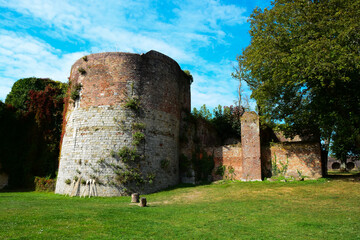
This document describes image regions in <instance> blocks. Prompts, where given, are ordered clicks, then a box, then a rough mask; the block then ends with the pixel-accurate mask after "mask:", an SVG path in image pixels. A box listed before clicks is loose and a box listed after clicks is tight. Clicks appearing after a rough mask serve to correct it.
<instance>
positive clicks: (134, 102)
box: [124, 97, 140, 111]
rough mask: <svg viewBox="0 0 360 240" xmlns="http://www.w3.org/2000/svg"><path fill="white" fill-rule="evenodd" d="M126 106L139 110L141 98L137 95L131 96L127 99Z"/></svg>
mask: <svg viewBox="0 0 360 240" xmlns="http://www.w3.org/2000/svg"><path fill="white" fill-rule="evenodd" d="M124 107H125V108H128V109H131V110H134V111H138V110H139V109H140V99H139V98H137V97H129V98H127V99H126V101H125V105H124Z"/></svg>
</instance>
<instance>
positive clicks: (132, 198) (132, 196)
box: [131, 193, 140, 203]
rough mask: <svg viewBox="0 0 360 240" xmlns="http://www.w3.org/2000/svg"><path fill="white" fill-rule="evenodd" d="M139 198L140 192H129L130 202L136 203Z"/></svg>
mask: <svg viewBox="0 0 360 240" xmlns="http://www.w3.org/2000/svg"><path fill="white" fill-rule="evenodd" d="M139 198H140V194H138V193H133V194H131V202H132V203H138V202H139Z"/></svg>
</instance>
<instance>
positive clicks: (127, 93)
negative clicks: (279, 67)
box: [55, 51, 321, 196]
mask: <svg viewBox="0 0 360 240" xmlns="http://www.w3.org/2000/svg"><path fill="white" fill-rule="evenodd" d="M69 79H70V91H71V92H74V93H76V91H78V93H79V97H76V94H75V97H73V100H69V101H68V105H67V106H66V109H67V110H66V112H65V115H64V126H63V138H62V145H61V152H60V165H59V172H58V178H57V184H56V190H55V192H56V193H60V194H66V193H70V192H71V191H72V190H73V189H74V187H73V185H72V184H69V182H72V181H74V179H82V180H83V181H86V180H89V179H96V181H97V184H96V186H97V194H98V195H99V196H121V195H128V194H129V193H131V192H139V193H151V192H155V191H158V190H161V189H164V188H166V187H168V186H171V185H175V184H177V183H178V182H179V179H180V178H182V179H183V180H185V181H187V182H196V179H197V178H196V176H195V172H194V171H191V169H190V171H186V174H185V172H183V173H180V171H179V157H180V158H184V159H188V160H189V159H194V156H195V157H196V158H199V159H202V157H203V156H204V155H203V154H204V153H207V155H211V156H213V159H214V166H215V167H214V170H213V173H212V176H213V179H215V180H217V179H221V178H232V179H239V180H245V181H252V180H261V179H263V178H264V177H269V176H271V169H272V164H273V163H272V162H274V161H272V160H274V158H275V156H276V159H277V164H280V163H283V162H284V161H287V160H288V162H289V164H288V168H287V172H286V174H287V175H292V176H295V175H297V174H299V173H301V174H302V175H305V176H308V177H310V178H318V177H320V176H321V164H320V162H321V161H320V155H321V154H320V145H319V142H318V141H317V142H302V141H300V140H299V141H297V142H294V141H293V142H288V141H287V140H281V139H278V141H277V142H276V143H274V144H270V143H269V141H268V140H267V141H268V143H267V144H264V142H263V141H261V140H260V139H261V134H260V133H261V132H260V128H259V118H258V116H257V115H256V114H255V113H245V114H244V115H243V117H242V129H241V130H242V135H241V139H232V140H227V141H225V142H226V144H225V143H221V141H220V139H222V138H220V137H219V135H218V134H219V133H217V132H216V131H215V129H214V128H213V126H211V125H210V124H208V123H207V122H206V121H202V120H196V121H194V119H192V120H191V121H190V120H189V116H190V115H189V112H190V109H191V106H190V84H191V82H190V79H189V77H188V76H187V75H186V74H185V73H184V72H183V71H182V70H181V69H180V67H179V65H178V64H177V63H176V62H175V61H174V60H172V59H170V58H169V57H167V56H165V55H163V54H161V53H158V52H155V51H150V52H148V53H146V54H141V55H139V54H130V53H99V54H91V55H88V56H86V57H84V58H81V59H79V60H78V61H77V62H76V63H75V64H74V65H73V66H72V69H71V74H70V78H69ZM129 103H132V104H129ZM129 105H131V106H132V107H131V106H130V107H129ZM126 106H128V107H126ZM136 134H138V136H143V138H141V139H140V140H139V141H138V142H137V143H135V142H136V141H135V140H136ZM220 134H221V133H220ZM219 167H220V168H221V167H223V168H224V169H225V172H224V174H223V175H222V176H219V175H218V174H216V172H217V171H216V170H217V169H219ZM189 168H191V166H189ZM202 174H203V173H202ZM78 182H79V183H80V181H78ZM85 188H86V186H85V185H82V184H79V189H77V192H76V193H75V194H76V195H79V194H80V193H82V192H83V190H84V189H85Z"/></svg>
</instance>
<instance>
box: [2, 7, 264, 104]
mask: <svg viewBox="0 0 360 240" xmlns="http://www.w3.org/2000/svg"><path fill="white" fill-rule="evenodd" d="M257 6H258V7H261V8H262V9H263V8H265V7H268V6H270V0H195V1H194V0H172V1H170V0H169V1H167V0H103V1H99V0H98V1H96V0H86V1H82V0H76V1H70V0H51V1H49V0H0V13H1V14H0V100H2V101H4V100H5V98H6V95H7V94H8V93H9V91H10V90H11V87H12V85H13V83H14V82H15V81H16V80H18V79H20V78H25V77H33V76H34V77H41V78H43V77H49V78H52V79H54V80H58V81H62V82H67V77H68V76H69V74H70V67H71V65H72V64H73V63H74V62H75V61H76V60H77V59H79V58H80V57H82V56H84V55H87V54H90V53H98V52H114V51H120V52H133V53H145V52H148V51H149V50H156V51H159V52H162V53H164V54H166V55H168V56H169V57H171V58H173V59H174V60H175V61H177V62H178V63H179V64H180V66H181V68H182V69H188V70H190V72H191V73H192V75H193V76H194V82H193V84H192V106H193V107H200V106H201V105H203V104H206V105H207V106H208V107H210V108H213V107H215V106H217V105H218V104H221V105H231V104H233V101H234V100H235V99H236V95H237V94H236V89H237V85H238V82H237V81H236V80H235V79H232V78H231V73H232V72H233V71H234V69H233V68H234V67H235V66H236V56H237V55H238V54H240V53H241V51H242V49H243V48H245V47H246V46H247V45H248V44H249V43H250V36H249V33H248V31H249V24H248V23H247V19H248V17H249V15H250V14H251V12H252V10H253V9H254V8H255V7H257ZM244 92H245V94H249V91H248V90H247V89H246V88H245V89H244Z"/></svg>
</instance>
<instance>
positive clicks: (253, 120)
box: [241, 112, 261, 181]
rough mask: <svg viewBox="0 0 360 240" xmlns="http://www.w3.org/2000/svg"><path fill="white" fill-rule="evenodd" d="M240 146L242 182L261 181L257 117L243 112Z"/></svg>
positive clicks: (251, 113)
mask: <svg viewBox="0 0 360 240" xmlns="http://www.w3.org/2000/svg"><path fill="white" fill-rule="evenodd" d="M241 146H242V154H243V157H242V159H243V169H242V170H243V171H242V172H243V175H242V177H241V180H242V181H261V146H260V127H259V116H258V115H257V114H256V113H255V112H245V113H244V115H243V116H242V117H241Z"/></svg>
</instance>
